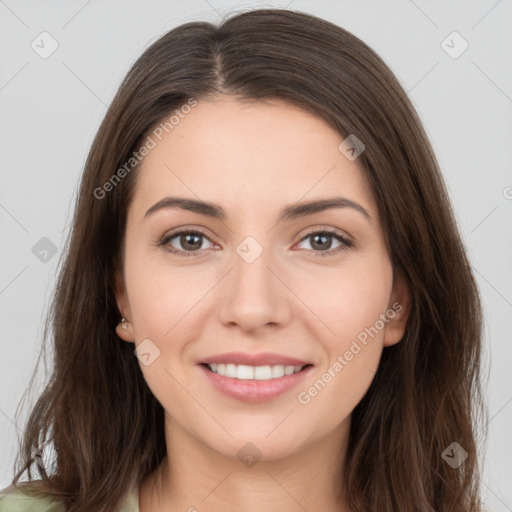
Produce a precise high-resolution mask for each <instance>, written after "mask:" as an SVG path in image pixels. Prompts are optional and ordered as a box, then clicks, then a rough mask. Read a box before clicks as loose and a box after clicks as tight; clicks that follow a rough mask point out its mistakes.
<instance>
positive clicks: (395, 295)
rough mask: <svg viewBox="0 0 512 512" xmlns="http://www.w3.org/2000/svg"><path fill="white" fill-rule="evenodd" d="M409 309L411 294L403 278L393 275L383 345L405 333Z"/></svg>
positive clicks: (393, 341)
mask: <svg viewBox="0 0 512 512" xmlns="http://www.w3.org/2000/svg"><path fill="white" fill-rule="evenodd" d="M410 310H411V294H410V291H409V288H408V287H407V285H406V284H405V282H404V280H403V278H401V277H399V276H396V275H395V276H394V278H393V289H392V291H391V298H390V301H389V304H388V309H387V311H386V317H387V318H388V322H387V323H386V325H385V328H384V346H385V347H389V346H391V345H395V344H396V343H398V342H399V341H400V340H401V339H402V338H403V336H404V334H405V328H406V326H407V319H408V318H409V313H410Z"/></svg>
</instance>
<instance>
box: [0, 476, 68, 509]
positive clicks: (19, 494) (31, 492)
mask: <svg viewBox="0 0 512 512" xmlns="http://www.w3.org/2000/svg"><path fill="white" fill-rule="evenodd" d="M0 512H65V509H64V506H63V505H62V504H60V503H59V502H58V501H57V500H55V499H54V498H52V497H51V496H50V495H48V494H45V493H44V492H42V490H41V486H40V485H38V484H37V482H30V483H22V484H19V485H17V486H15V487H7V488H6V489H2V490H0Z"/></svg>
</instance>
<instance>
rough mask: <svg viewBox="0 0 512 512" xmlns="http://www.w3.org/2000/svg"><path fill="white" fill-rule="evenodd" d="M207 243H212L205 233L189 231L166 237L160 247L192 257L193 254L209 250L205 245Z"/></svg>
mask: <svg viewBox="0 0 512 512" xmlns="http://www.w3.org/2000/svg"><path fill="white" fill-rule="evenodd" d="M205 242H206V243H210V244H211V243H212V242H211V241H210V240H209V239H208V238H207V237H206V235H205V234H204V233H202V232H200V231H194V230H192V231H191V230H188V231H179V232H178V233H173V234H171V235H169V236H167V237H165V238H164V239H163V240H162V241H161V242H160V245H162V246H164V247H165V248H166V250H168V251H169V252H171V253H174V254H180V255H184V256H191V255H192V254H191V253H194V252H199V251H201V250H202V249H208V248H209V247H208V245H207V244H206V245H205ZM212 245H213V244H212Z"/></svg>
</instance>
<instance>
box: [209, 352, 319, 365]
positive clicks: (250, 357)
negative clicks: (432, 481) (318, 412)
mask: <svg viewBox="0 0 512 512" xmlns="http://www.w3.org/2000/svg"><path fill="white" fill-rule="evenodd" d="M202 363H206V364H215V363H228V364H229V363H231V364H243V365H247V366H273V365H283V366H305V365H308V364H312V363H309V362H308V361H303V360H302V359H297V358H296V357H289V356H285V355H282V354H274V353H271V352H262V353H259V354H244V353H243V352H228V353H226V354H218V355H216V356H211V357H207V358H206V359H203V360H201V361H200V362H199V364H202Z"/></svg>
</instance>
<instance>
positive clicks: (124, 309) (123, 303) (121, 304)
mask: <svg viewBox="0 0 512 512" xmlns="http://www.w3.org/2000/svg"><path fill="white" fill-rule="evenodd" d="M114 288H115V295H116V302H117V308H118V309H119V314H120V315H121V316H124V318H126V319H127V320H128V322H125V323H124V324H125V327H126V328H124V327H123V325H122V324H121V321H119V323H118V324H117V326H116V333H117V335H118V336H119V337H120V338H121V339H122V340H124V341H128V342H134V336H133V325H132V323H131V320H132V312H131V309H130V304H129V303H128V296H127V294H126V287H125V285H124V280H123V276H122V274H121V272H119V271H118V270H116V273H115V276H114Z"/></svg>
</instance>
